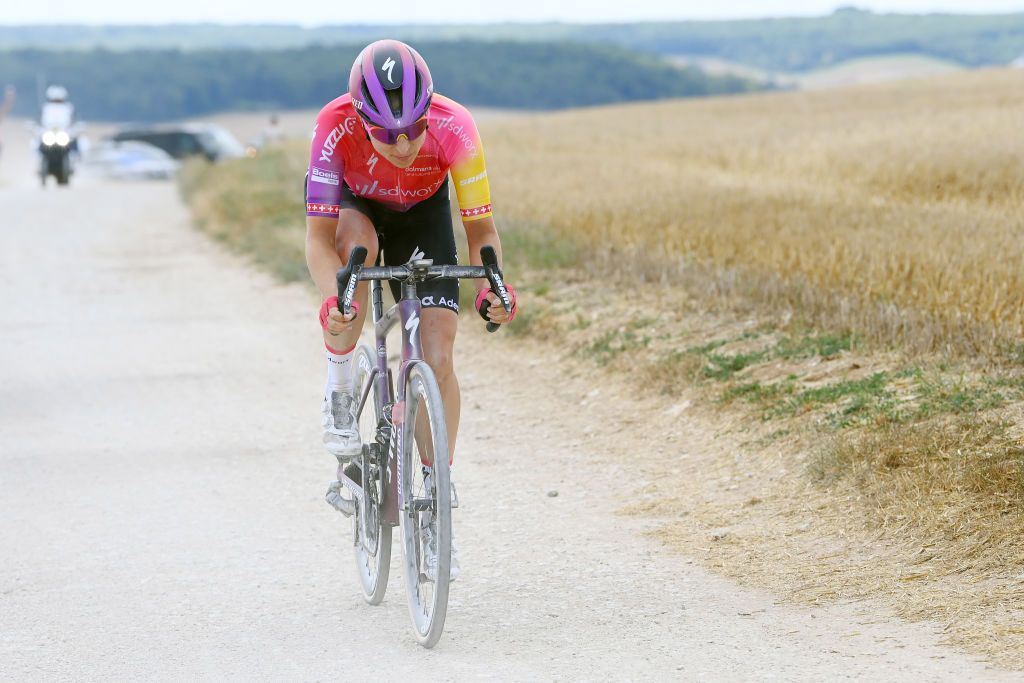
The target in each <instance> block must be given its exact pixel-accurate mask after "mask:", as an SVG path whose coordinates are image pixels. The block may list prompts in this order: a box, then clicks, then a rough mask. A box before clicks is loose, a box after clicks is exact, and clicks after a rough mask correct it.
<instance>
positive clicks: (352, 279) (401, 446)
mask: <svg viewBox="0 0 1024 683" xmlns="http://www.w3.org/2000/svg"><path fill="white" fill-rule="evenodd" d="M480 255H481V259H482V261H483V263H484V265H483V266H457V265H445V266H433V264H432V262H431V261H429V260H419V261H410V262H409V263H407V264H406V265H405V266H397V267H387V266H385V267H383V268H382V267H373V268H364V267H363V265H362V263H363V260H364V259H365V257H366V249H365V247H355V248H354V249H353V250H352V254H351V255H350V256H349V260H348V264H349V265H346V266H345V267H344V268H342V269H341V270H339V271H338V275H337V280H338V301H339V308H340V309H341V310H343V311H345V312H348V311H349V307H350V306H351V303H352V301H353V299H354V297H355V293H356V287H357V285H358V283H359V282H360V281H361V280H364V281H365V280H368V281H370V294H371V310H372V311H373V324H374V336H375V338H376V344H375V348H376V367H375V368H372V371H371V372H372V374H371V376H370V380H369V381H368V382H367V388H366V390H365V393H364V394H363V396H362V397H360V400H359V406H358V412H357V414H360V415H361V414H362V411H363V409H364V408H365V406H366V400H367V398H368V397H369V393H370V391H371V390H372V389H376V392H375V393H374V395H375V397H376V398H375V400H376V401H377V402H378V405H376V409H377V410H376V413H377V414H380V415H383V419H382V421H381V424H378V425H377V437H376V443H377V444H378V445H379V446H380V447H381V453H380V454H381V455H383V454H384V453H386V457H387V463H386V468H385V471H386V472H387V478H388V481H387V486H385V487H383V490H382V500H381V502H380V505H381V521H382V523H384V524H388V525H390V526H396V525H398V523H399V512H400V511H401V510H402V509H403V508H404V507H405V500H404V499H403V498H404V493H403V492H402V488H401V486H400V482H401V481H402V475H403V474H404V472H403V471H402V468H403V467H404V465H403V461H404V458H403V457H402V456H403V455H404V454H405V449H406V448H407V447H408V445H407V443H406V442H407V439H408V438H409V436H410V433H411V431H410V430H411V428H414V427H415V425H412V426H411V427H410V426H408V425H405V424H404V420H405V401H406V395H405V392H406V385H407V380H408V378H409V372H410V371H411V370H412V368H413V367H414V366H415V365H416V364H417V363H422V362H424V361H423V347H422V345H421V343H420V331H419V327H420V314H421V311H422V306H421V304H420V299H419V296H417V293H416V288H417V283H419V282H425V281H427V280H428V279H430V278H436V277H440V278H451V279H460V278H485V279H487V280H488V282H490V284H491V289H492V291H494V292H497V293H498V295H499V297H500V299H501V301H502V304H503V305H504V306H505V310H506V311H511V310H512V309H511V301H510V299H509V296H508V292H507V290H506V288H505V285H504V282H503V281H502V276H501V271H500V269H499V268H498V259H497V256H496V255H495V252H494V249H493V247H490V246H485V247H483V248H481V250H480ZM385 279H388V280H390V279H397V280H399V281H400V283H401V292H402V295H401V298H400V299H399V301H398V303H396V304H395V305H394V306H392V307H391V308H390V309H388V310H387V311H386V312H385V311H384V288H383V285H382V284H381V281H382V280H385ZM399 323H401V325H402V360H401V363H400V365H399V368H398V384H397V386H398V395H397V396H396V395H395V388H394V386H393V385H392V379H393V378H392V376H391V372H390V370H389V369H388V348H387V335H388V332H389V331H390V330H391V328H393V327H394V326H395V325H396V324H399ZM487 329H488V331H491V332H494V331H495V330H497V329H498V326H497V325H495V324H493V323H488V326H487ZM444 455H445V457H448V454H444ZM435 456H436V454H435Z"/></svg>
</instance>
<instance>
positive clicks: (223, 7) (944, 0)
mask: <svg viewBox="0 0 1024 683" xmlns="http://www.w3.org/2000/svg"><path fill="white" fill-rule="evenodd" d="M3 5H4V7H3V10H2V11H0V24H52V23H65V24H66V23H88V24H134V23H140V24H158V23H166V22H188V23H195V22H215V23H231V24H251V23H287V24H303V25H307V26H315V25H319V24H367V23H373V24H393V23H477V22H495V21H545V20H559V21H572V22H580V21H584V22H585V21H639V20H650V19H717V18H734V17H761V16H797V15H815V14H828V13H829V12H831V11H832V10H833V9H834V8H835V7H836V6H841V5H857V6H858V7H863V8H865V9H872V10H874V11H877V12H915V13H923V12H963V13H968V12H969V13H991V12H1020V11H1024V0H1015V1H1010V0H863V1H860V2H857V1H855V0H854V1H850V2H836V1H835V0H727V1H724V2H721V1H720V2H707V1H706V0H676V1H675V2H672V1H670V0H629V1H628V2H622V1H621V0H618V1H616V2H612V1H611V0H566V1H555V2H553V1H552V0H513V1H511V2H509V1H506V2H492V1H491V0H475V1H473V0H420V1H419V2H410V1H409V0H390V1H385V2H381V1H380V0H362V1H356V0H304V1H302V2H288V1H286V0H285V1H282V0H274V1H272V2H271V1H267V0H216V1H211V0H172V1H171V2H144V1H142V0H139V1H137V2H132V3H126V2H124V0H88V1H87V2H82V0H47V1H46V2H41V3H32V2H16V1H15V0H4V2H3Z"/></svg>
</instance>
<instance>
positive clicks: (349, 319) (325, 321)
mask: <svg viewBox="0 0 1024 683" xmlns="http://www.w3.org/2000/svg"><path fill="white" fill-rule="evenodd" d="M358 315H359V303H358V302H356V301H353V302H352V311H351V312H350V313H349V314H348V315H347V316H345V315H342V314H341V311H339V310H338V297H336V296H331V297H328V298H327V299H325V300H324V302H323V304H322V305H321V306H320V327H322V328H324V331H325V332H327V333H328V334H330V335H333V336H335V337H337V336H338V335H339V334H343V333H345V332H348V331H349V330H351V329H353V328H354V324H353V321H354V320H355V319H356V317H357V316H358Z"/></svg>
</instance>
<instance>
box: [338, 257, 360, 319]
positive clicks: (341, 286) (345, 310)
mask: <svg viewBox="0 0 1024 683" xmlns="http://www.w3.org/2000/svg"><path fill="white" fill-rule="evenodd" d="M364 261H366V247H353V249H352V253H351V254H349V257H348V263H346V264H345V267H344V268H342V269H340V270H339V271H338V275H337V280H338V312H340V313H341V314H342V315H343V316H348V315H349V313H351V311H352V301H353V300H354V299H355V298H356V286H357V285H358V284H359V273H360V272H361V271H362V270H363V262H364Z"/></svg>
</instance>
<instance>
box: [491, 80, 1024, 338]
mask: <svg viewBox="0 0 1024 683" xmlns="http://www.w3.org/2000/svg"><path fill="white" fill-rule="evenodd" d="M1022 125H1024V72H1020V71H1005V70H1004V71H991V72H980V73H979V72H974V73H970V74H962V75H956V76H949V77H943V78H941V79H935V80H929V81H916V82H901V83H896V84H887V85H882V86H874V87H864V88H858V89H848V90H841V91H839V90H837V91H825V92H815V93H800V94H793V93H780V94H771V95H756V96H745V97H737V98H727V99H714V100H704V101H685V102H667V103H659V104H639V105H631V106H618V107H614V108H597V109H590V110H585V111H575V112H568V113H563V114H555V115H548V116H544V117H542V118H521V119H512V120H504V121H495V122H489V123H488V124H487V125H486V126H485V127H484V128H485V130H484V139H485V142H486V144H487V154H488V165H489V167H490V169H491V173H490V178H491V182H492V187H493V190H494V194H495V206H496V211H497V214H496V215H498V216H499V217H500V218H502V219H504V220H506V221H509V222H510V223H513V224H530V225H537V226H544V229H546V230H552V231H554V232H555V233H557V234H559V235H561V236H567V237H569V238H571V239H573V240H575V241H577V243H578V244H580V245H586V247H587V251H588V253H589V254H591V255H593V256H596V257H602V256H604V257H608V256H613V257H616V258H619V257H621V256H622V255H632V256H639V257H642V259H641V260H642V262H643V263H645V264H650V263H652V262H654V263H656V264H657V265H658V267H659V268H661V269H663V270H664V272H665V273H668V274H669V276H670V275H671V273H672V272H673V271H674V270H675V269H678V268H682V267H686V264H693V263H698V264H702V265H704V266H710V267H711V270H712V271H717V272H726V273H729V274H730V277H733V278H735V276H736V275H737V274H739V276H740V277H739V281H740V282H743V283H745V285H744V286H743V294H744V295H745V296H747V297H752V298H754V299H770V303H772V304H773V305H774V306H776V307H778V306H779V305H782V306H786V307H790V308H793V309H797V310H799V311H800V313H801V314H803V315H806V316H808V317H809V319H810V322H812V323H814V324H822V325H825V326H828V327H830V328H833V329H835V328H840V327H842V328H846V329H850V330H852V331H855V332H856V333H857V334H858V336H859V337H860V338H861V339H863V340H867V341H869V342H870V341H877V342H880V343H882V344H890V345H897V346H899V347H901V348H905V349H911V350H920V351H945V352H950V353H953V354H955V355H959V356H961V357H974V356H978V355H982V356H986V357H989V358H994V357H996V356H1000V355H1001V356H1003V357H1005V356H1006V355H1007V354H1006V352H1007V350H1008V349H1009V350H1013V349H1015V348H1016V341H1017V340H1019V339H1020V337H1021V334H1022V332H1024V274H1022V264H1024V258H1022V257H1024V230H1022V228H1024V211H1022V210H1024V134H1022V130H1021V128H1022ZM598 262H605V263H606V262H607V259H601V258H598Z"/></svg>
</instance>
